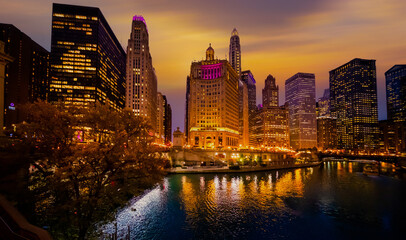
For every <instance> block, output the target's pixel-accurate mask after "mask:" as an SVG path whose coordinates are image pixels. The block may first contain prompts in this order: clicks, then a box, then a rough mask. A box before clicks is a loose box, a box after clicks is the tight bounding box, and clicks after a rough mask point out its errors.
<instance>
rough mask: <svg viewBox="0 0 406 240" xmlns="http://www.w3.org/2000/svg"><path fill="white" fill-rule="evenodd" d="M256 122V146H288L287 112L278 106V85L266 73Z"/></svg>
mask: <svg viewBox="0 0 406 240" xmlns="http://www.w3.org/2000/svg"><path fill="white" fill-rule="evenodd" d="M254 122H255V123H256V124H260V125H261V126H256V127H255V128H256V134H255V135H256V146H257V147H262V146H264V147H284V148H287V147H289V145H290V143H289V124H288V123H289V112H288V110H287V109H286V108H285V107H284V106H283V107H279V87H278V86H277V85H276V83H275V78H274V77H273V76H272V75H270V74H269V75H268V77H267V78H266V79H265V87H264V88H263V89H262V107H259V108H258V111H257V117H256V121H254Z"/></svg>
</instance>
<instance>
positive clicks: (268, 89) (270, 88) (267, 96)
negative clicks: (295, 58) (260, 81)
mask: <svg viewBox="0 0 406 240" xmlns="http://www.w3.org/2000/svg"><path fill="white" fill-rule="evenodd" d="M275 81H276V80H275V78H274V77H273V76H272V75H271V74H269V75H268V77H267V78H266V79H265V87H264V89H262V105H263V107H264V108H266V107H278V106H279V86H277V85H276V82H275Z"/></svg>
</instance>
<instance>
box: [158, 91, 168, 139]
mask: <svg viewBox="0 0 406 240" xmlns="http://www.w3.org/2000/svg"><path fill="white" fill-rule="evenodd" d="M165 100H166V99H165ZM165 100H164V96H163V95H162V93H160V92H158V94H157V101H156V102H157V114H156V115H157V125H156V129H155V131H156V136H157V137H158V142H159V143H164V139H165V127H164V116H165V114H166V113H165Z"/></svg>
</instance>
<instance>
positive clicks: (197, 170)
mask: <svg viewBox="0 0 406 240" xmlns="http://www.w3.org/2000/svg"><path fill="white" fill-rule="evenodd" d="M320 164H322V162H311V163H300V164H289V165H277V166H269V167H243V168H241V169H239V170H236V169H228V167H224V168H210V167H206V168H204V167H203V168H200V167H198V168H187V169H182V168H176V169H174V168H172V169H170V170H168V171H167V172H168V174H180V173H247V172H260V171H270V170H281V169H292V168H307V167H315V166H319V165H320Z"/></svg>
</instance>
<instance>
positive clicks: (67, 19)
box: [48, 3, 126, 110]
mask: <svg viewBox="0 0 406 240" xmlns="http://www.w3.org/2000/svg"><path fill="white" fill-rule="evenodd" d="M51 35H52V38H51V63H50V64H51V79H50V84H49V96H48V97H49V100H50V101H51V102H58V101H62V102H63V103H64V104H66V105H68V106H69V105H74V106H88V105H89V104H92V103H94V102H96V101H99V102H102V103H105V104H108V105H109V106H111V107H112V108H114V109H116V110H121V109H122V108H124V105H125V66H126V63H125V59H126V54H125V52H124V50H123V48H122V47H121V44H120V43H119V41H118V40H117V38H116V36H115V35H114V33H113V31H112V30H111V28H110V26H109V24H108V23H107V21H106V19H105V18H104V16H103V14H102V13H101V11H100V9H98V8H94V7H83V6H74V5H65V4H57V3H54V4H53V13H52V34H51Z"/></svg>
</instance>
